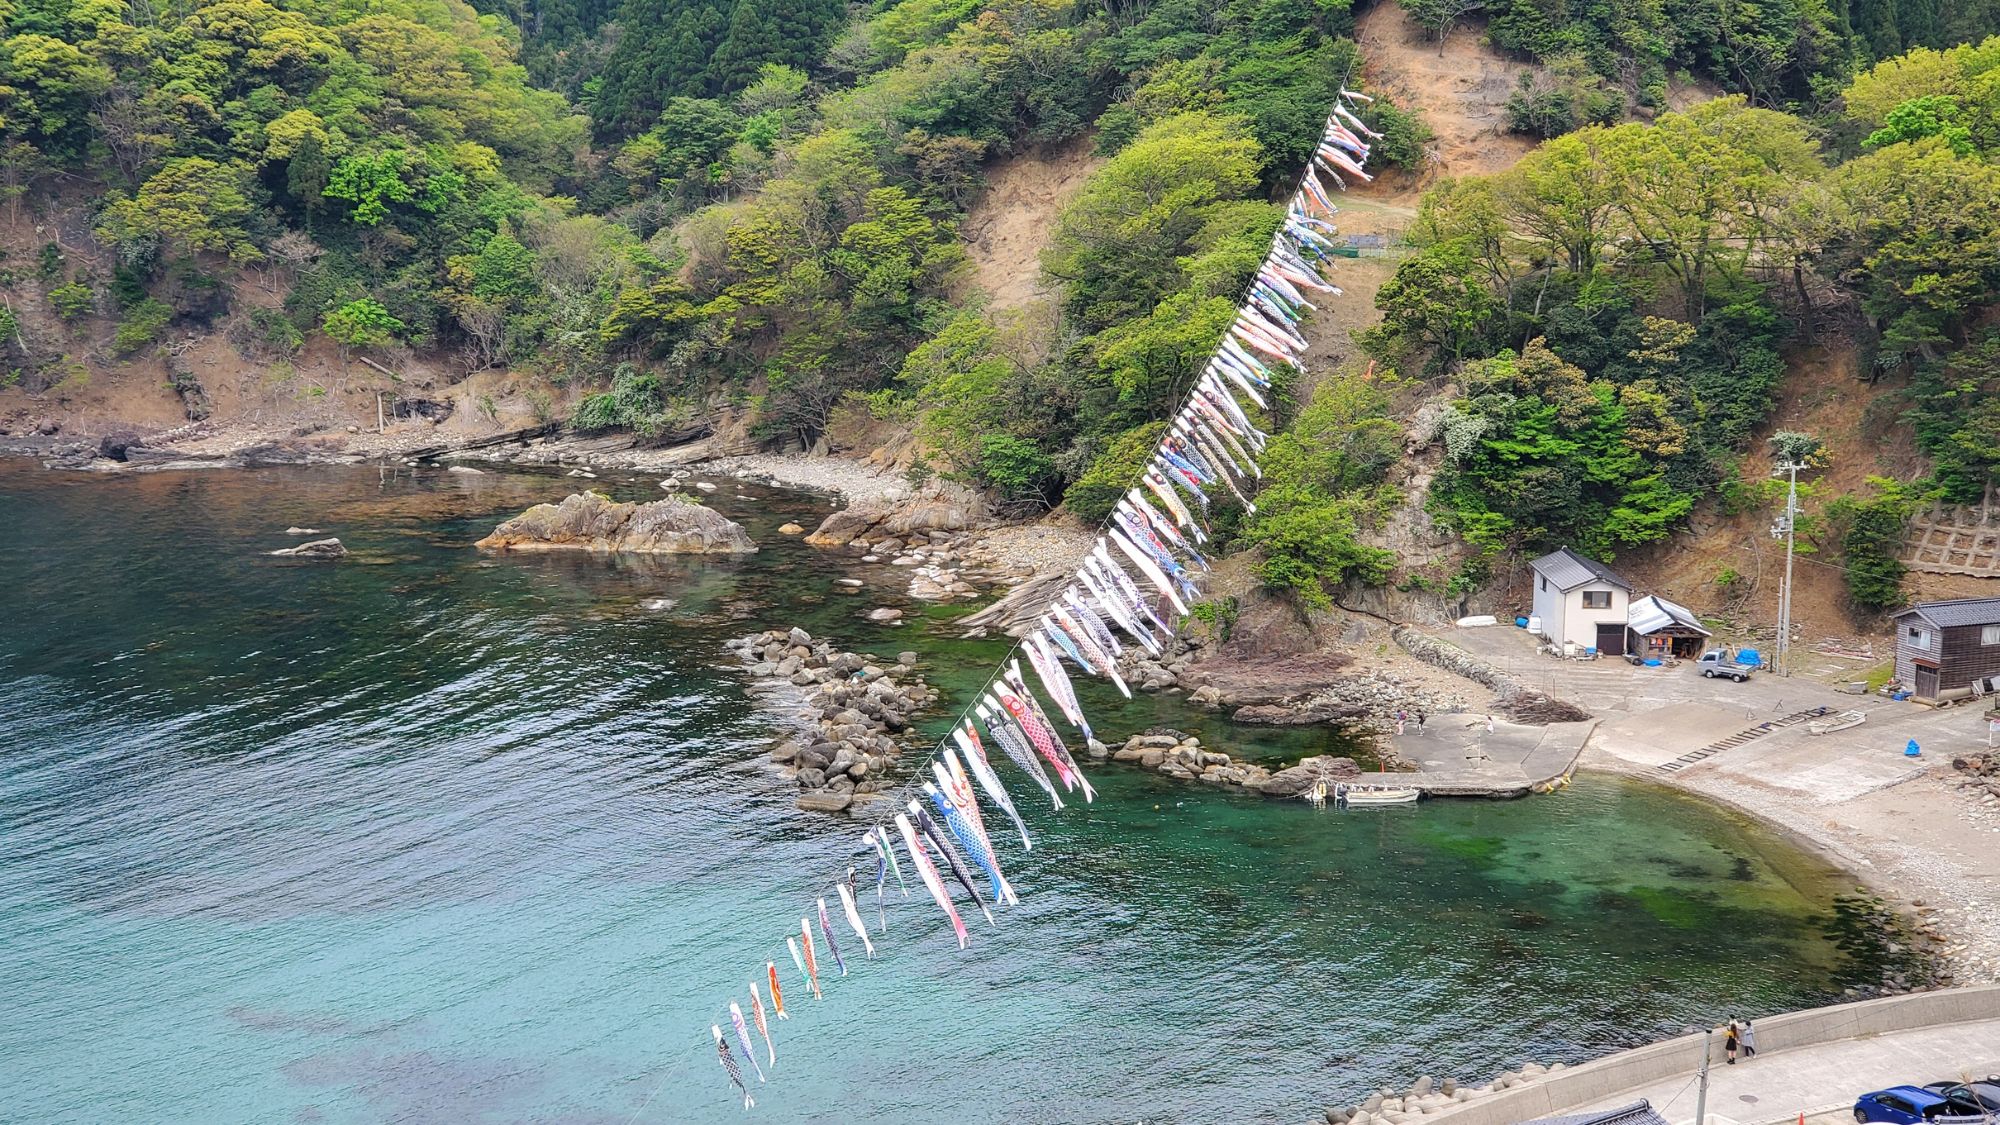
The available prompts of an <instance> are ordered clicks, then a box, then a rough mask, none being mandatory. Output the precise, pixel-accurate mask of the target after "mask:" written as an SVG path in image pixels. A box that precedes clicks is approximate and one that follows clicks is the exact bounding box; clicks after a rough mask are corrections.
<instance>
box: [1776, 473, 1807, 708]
mask: <svg viewBox="0 0 2000 1125" xmlns="http://www.w3.org/2000/svg"><path fill="white" fill-rule="evenodd" d="M1806 467H1807V466H1805V465H1804V464H1801V463H1800V462H1798V461H1795V460H1793V459H1791V458H1786V459H1785V461H1784V462H1783V463H1782V464H1780V465H1779V466H1778V467H1777V469H1776V471H1777V472H1780V473H1784V474H1785V475H1786V476H1787V477H1788V478H1789V479H1788V482H1787V484H1786V486H1785V510H1784V512H1783V514H1781V515H1780V516H1779V517H1778V519H1777V521H1776V522H1775V523H1773V524H1772V525H1771V538H1773V539H1776V538H1779V537H1780V536H1782V537H1783V538H1784V540H1785V580H1784V582H1783V583H1781V584H1780V585H1779V586H1778V650H1777V652H1775V653H1774V654H1773V656H1774V657H1775V661H1774V663H1776V664H1777V666H1778V674H1779V675H1781V676H1789V675H1791V674H1792V661H1791V653H1792V548H1793V546H1794V544H1795V543H1796V541H1797V538H1798V527H1799V470H1800V469H1803V468H1806Z"/></svg>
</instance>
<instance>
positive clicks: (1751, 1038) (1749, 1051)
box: [1737, 1020, 1757, 1062]
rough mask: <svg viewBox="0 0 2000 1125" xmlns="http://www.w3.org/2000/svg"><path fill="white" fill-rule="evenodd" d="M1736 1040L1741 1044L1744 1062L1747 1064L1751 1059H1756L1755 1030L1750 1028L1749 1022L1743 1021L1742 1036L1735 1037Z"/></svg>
mask: <svg viewBox="0 0 2000 1125" xmlns="http://www.w3.org/2000/svg"><path fill="white" fill-rule="evenodd" d="M1737 1039H1738V1040H1739V1041H1740V1042H1741V1043H1742V1044H1743V1061H1744V1062H1749V1061H1750V1060H1751V1059H1754V1058H1756V1057H1757V1029H1756V1028H1754V1027H1751V1026H1750V1021H1749V1020H1744V1021H1743V1031H1742V1034H1740V1035H1738V1036H1737Z"/></svg>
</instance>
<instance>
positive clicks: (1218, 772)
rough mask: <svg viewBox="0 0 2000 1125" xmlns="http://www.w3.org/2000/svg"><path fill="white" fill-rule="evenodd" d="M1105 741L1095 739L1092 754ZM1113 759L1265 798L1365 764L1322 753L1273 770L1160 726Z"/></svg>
mask: <svg viewBox="0 0 2000 1125" xmlns="http://www.w3.org/2000/svg"><path fill="white" fill-rule="evenodd" d="M1099 749H1101V746H1100V745H1099V744H1097V743H1092V756H1093V757H1095V756H1097V751H1098V750H1099ZM1109 757H1110V759H1111V760H1112V761H1114V762H1128V763H1130V764H1132V765H1136V766H1138V767H1139V768H1140V769H1142V770H1148V771H1151V772H1153V773H1157V774H1159V775H1161V776H1162V777H1171V778H1174V779H1176V780H1179V781H1199V782H1202V783H1203V784H1206V785H1228V786H1234V787H1236V788H1239V789H1247V790H1249V791H1250V792H1252V793H1257V794H1259V795H1262V796H1265V797H1273V798H1278V799H1283V798H1288V797H1297V796H1299V795H1301V794H1303V793H1304V792H1305V791H1306V790H1308V789H1310V788H1312V786H1313V783H1314V782H1317V781H1325V782H1328V783H1329V784H1331V783H1333V782H1336V781H1351V780H1353V779H1355V778H1358V777H1360V776H1361V766H1360V764H1359V763H1357V762H1356V761H1355V760H1354V759H1352V758H1340V757H1334V756H1332V755H1319V756H1315V757H1310V758H1301V759H1300V760H1299V761H1298V762H1297V763H1295V764H1293V765H1290V766H1287V767H1285V768H1284V769H1281V770H1276V771H1273V770H1271V769H1269V768H1267V767H1265V766H1260V765H1257V764H1256V763H1254V762H1238V761H1236V760H1235V759H1233V758H1231V757H1230V756H1229V755H1227V754H1224V753H1222V752H1220V751H1217V750H1208V749H1205V748H1203V746H1202V744H1201V739H1199V738H1197V737H1195V736H1194V735H1191V734H1187V733H1185V732H1183V731H1177V730H1171V729H1167V728H1163V727H1155V728H1153V729H1151V730H1148V731H1143V732H1141V733H1139V734H1135V735H1133V736H1132V737H1130V738H1128V739H1126V740H1125V744H1124V745H1123V746H1120V747H1119V748H1118V749H1116V750H1113V751H1111V752H1110V754H1109Z"/></svg>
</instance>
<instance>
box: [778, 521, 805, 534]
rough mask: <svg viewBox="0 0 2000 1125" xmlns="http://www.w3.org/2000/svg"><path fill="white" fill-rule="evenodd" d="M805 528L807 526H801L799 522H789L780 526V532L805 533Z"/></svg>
mask: <svg viewBox="0 0 2000 1125" xmlns="http://www.w3.org/2000/svg"><path fill="white" fill-rule="evenodd" d="M805 530H806V529H805V528H803V527H800V526H799V525H798V524H795V523H787V524H785V525H784V526H782V527H780V528H778V534H780V535H804V534H805Z"/></svg>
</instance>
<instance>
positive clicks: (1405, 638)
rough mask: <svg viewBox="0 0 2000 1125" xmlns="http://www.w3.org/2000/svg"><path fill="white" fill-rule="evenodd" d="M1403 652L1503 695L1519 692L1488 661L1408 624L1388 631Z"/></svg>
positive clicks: (1505, 676) (1514, 685) (1517, 686)
mask: <svg viewBox="0 0 2000 1125" xmlns="http://www.w3.org/2000/svg"><path fill="white" fill-rule="evenodd" d="M1389 635H1390V636H1391V637H1393V638H1395V641H1396V643H1397V644H1399V645H1401V646H1403V651H1405V652H1407V653H1409V654H1410V655H1411V656H1414V657H1416V658H1417V659H1418V660H1421V661H1423V662H1424V663H1426V664H1430V665H1433V666H1435V667H1438V668H1442V669H1444V670H1445V671H1447V672H1450V673H1452V674H1453V675H1456V676H1463V677H1465V678H1466V679H1468V680H1471V681H1472V682H1473V683H1476V684H1482V685H1484V686H1486V687H1489V688H1491V689H1493V691H1494V692H1496V693H1498V694H1500V695H1506V694H1508V693H1509V692H1512V691H1517V690H1519V688H1520V685H1519V684H1517V683H1515V682H1514V681H1513V680H1512V679H1510V678H1508V676H1507V674H1506V673H1504V672H1502V671H1501V670H1500V669H1498V668H1495V667H1494V666H1493V665H1491V664H1488V663H1487V662H1486V661H1484V660H1481V659H1479V658H1478V657H1476V656H1474V655H1472V654H1471V653H1469V652H1467V651H1465V650H1464V649H1462V648H1460V647H1458V646H1457V645H1455V644H1452V643H1451V642H1449V641H1441V640H1439V639H1438V638H1436V637H1433V636H1431V635H1430V634H1429V633H1423V632H1419V631H1417V630H1415V629H1412V628H1410V627H1409V626H1408V625H1398V626H1396V627H1395V628H1393V629H1391V630H1389Z"/></svg>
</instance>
